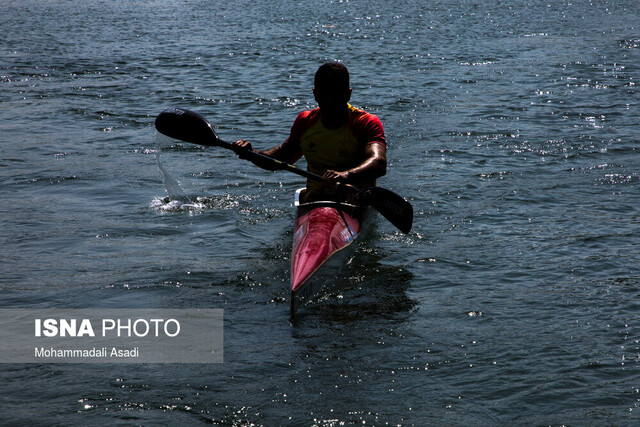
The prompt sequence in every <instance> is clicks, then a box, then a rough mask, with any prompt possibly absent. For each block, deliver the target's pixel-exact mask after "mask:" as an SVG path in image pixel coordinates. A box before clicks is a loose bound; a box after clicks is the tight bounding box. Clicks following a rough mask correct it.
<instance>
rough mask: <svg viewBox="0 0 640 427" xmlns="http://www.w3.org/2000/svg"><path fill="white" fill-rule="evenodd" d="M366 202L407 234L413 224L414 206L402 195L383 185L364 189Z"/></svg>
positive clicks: (363, 193) (363, 194)
mask: <svg viewBox="0 0 640 427" xmlns="http://www.w3.org/2000/svg"><path fill="white" fill-rule="evenodd" d="M361 194H362V196H364V197H363V198H364V200H363V201H364V202H365V203H366V204H368V205H370V206H371V207H373V208H374V209H375V210H377V211H378V212H380V214H381V215H382V216H383V217H385V218H386V219H388V220H389V222H390V223H391V224H393V225H395V226H396V227H397V228H398V229H399V230H400V231H402V232H403V233H405V234H407V233H409V232H410V231H411V227H412V226H413V206H411V203H409V202H407V201H406V200H405V199H404V198H403V197H402V196H400V195H398V194H396V193H394V192H393V191H391V190H387V189H386V188H381V187H370V188H366V189H364V190H362V192H361Z"/></svg>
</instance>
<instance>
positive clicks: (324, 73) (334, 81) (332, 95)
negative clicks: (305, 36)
mask: <svg viewBox="0 0 640 427" xmlns="http://www.w3.org/2000/svg"><path fill="white" fill-rule="evenodd" d="M313 93H314V95H315V97H316V101H317V102H318V105H319V106H320V108H321V109H325V108H335V107H344V106H345V105H346V104H347V103H348V102H349V99H351V88H350V87H349V71H348V70H347V67H345V66H344V65H342V64H339V63H337V62H329V63H327V64H324V65H322V66H321V67H320V68H318V71H316V75H315V79H314V88H313Z"/></svg>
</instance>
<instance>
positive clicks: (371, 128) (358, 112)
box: [349, 105, 386, 146]
mask: <svg viewBox="0 0 640 427" xmlns="http://www.w3.org/2000/svg"><path fill="white" fill-rule="evenodd" d="M349 109H350V111H351V120H350V122H351V123H350V126H351V130H352V131H353V132H354V134H355V135H356V136H357V137H358V139H362V140H365V141H366V142H367V143H372V142H378V143H381V144H383V145H385V146H386V138H385V136H384V128H383V126H382V122H381V121H380V119H379V118H378V116H376V115H375V114H372V113H369V112H367V111H365V110H363V109H361V108H356V107H353V106H351V105H349Z"/></svg>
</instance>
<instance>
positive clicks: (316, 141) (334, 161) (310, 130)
mask: <svg viewBox="0 0 640 427" xmlns="http://www.w3.org/2000/svg"><path fill="white" fill-rule="evenodd" d="M351 91H352V89H351V87H350V85H349V71H348V70H347V68H346V67H345V66H344V65H342V64H340V63H335V62H332V63H327V64H324V65H322V66H321V67H320V68H319V69H318V71H316V74H315V78H314V88H313V94H314V97H315V100H316V102H317V103H318V108H316V109H313V110H310V111H303V112H301V113H300V114H299V115H298V116H297V117H296V119H295V121H294V122H293V126H292V127H291V133H290V134H289V137H288V138H287V139H286V140H285V141H284V142H283V143H282V144H280V145H278V146H276V147H273V148H271V149H268V150H265V151H258V150H256V151H258V152H260V153H263V154H265V155H267V156H269V157H272V158H275V159H278V160H280V161H283V162H286V163H295V162H296V161H297V160H299V159H300V158H301V157H302V156H304V157H305V159H306V161H307V165H308V166H307V167H308V170H309V171H310V172H313V173H316V174H318V175H322V178H323V181H322V182H318V181H313V180H308V181H307V192H306V195H305V201H313V200H327V199H333V200H335V199H339V198H340V196H339V195H337V194H336V190H335V184H336V183H337V182H341V183H345V184H351V185H354V186H356V187H358V188H365V187H372V186H374V185H375V181H376V179H377V178H379V177H381V176H383V175H384V174H385V173H386V170H387V154H386V139H385V135H384V130H383V127H382V123H381V122H380V119H378V117H376V116H375V115H373V114H370V113H367V112H365V111H363V110H361V109H357V108H355V107H353V106H351V105H350V104H349V100H350V99H351ZM234 145H235V146H237V147H238V150H237V151H236V152H237V153H238V155H239V156H240V157H244V156H243V154H242V151H243V150H252V149H253V148H252V146H251V143H250V142H249V141H247V140H244V139H243V140H239V141H236V142H234ZM254 163H255V164H256V165H257V166H259V167H261V168H263V169H267V170H276V169H274V167H273V166H272V165H271V164H262V163H261V162H260V161H254Z"/></svg>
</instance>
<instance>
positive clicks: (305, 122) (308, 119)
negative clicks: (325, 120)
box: [291, 108, 320, 139]
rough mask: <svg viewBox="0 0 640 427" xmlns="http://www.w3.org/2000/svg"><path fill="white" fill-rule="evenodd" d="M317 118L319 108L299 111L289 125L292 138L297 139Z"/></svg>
mask: <svg viewBox="0 0 640 427" xmlns="http://www.w3.org/2000/svg"><path fill="white" fill-rule="evenodd" d="M319 118H320V109H319V108H316V109H313V110H306V111H302V112H300V113H299V114H298V116H297V117H296V119H295V121H294V122H293V126H291V136H293V137H294V139H299V138H300V137H301V136H302V134H304V133H305V132H306V131H307V129H309V128H310V127H311V126H313V124H314V123H316V122H317V121H318V119H319Z"/></svg>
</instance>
